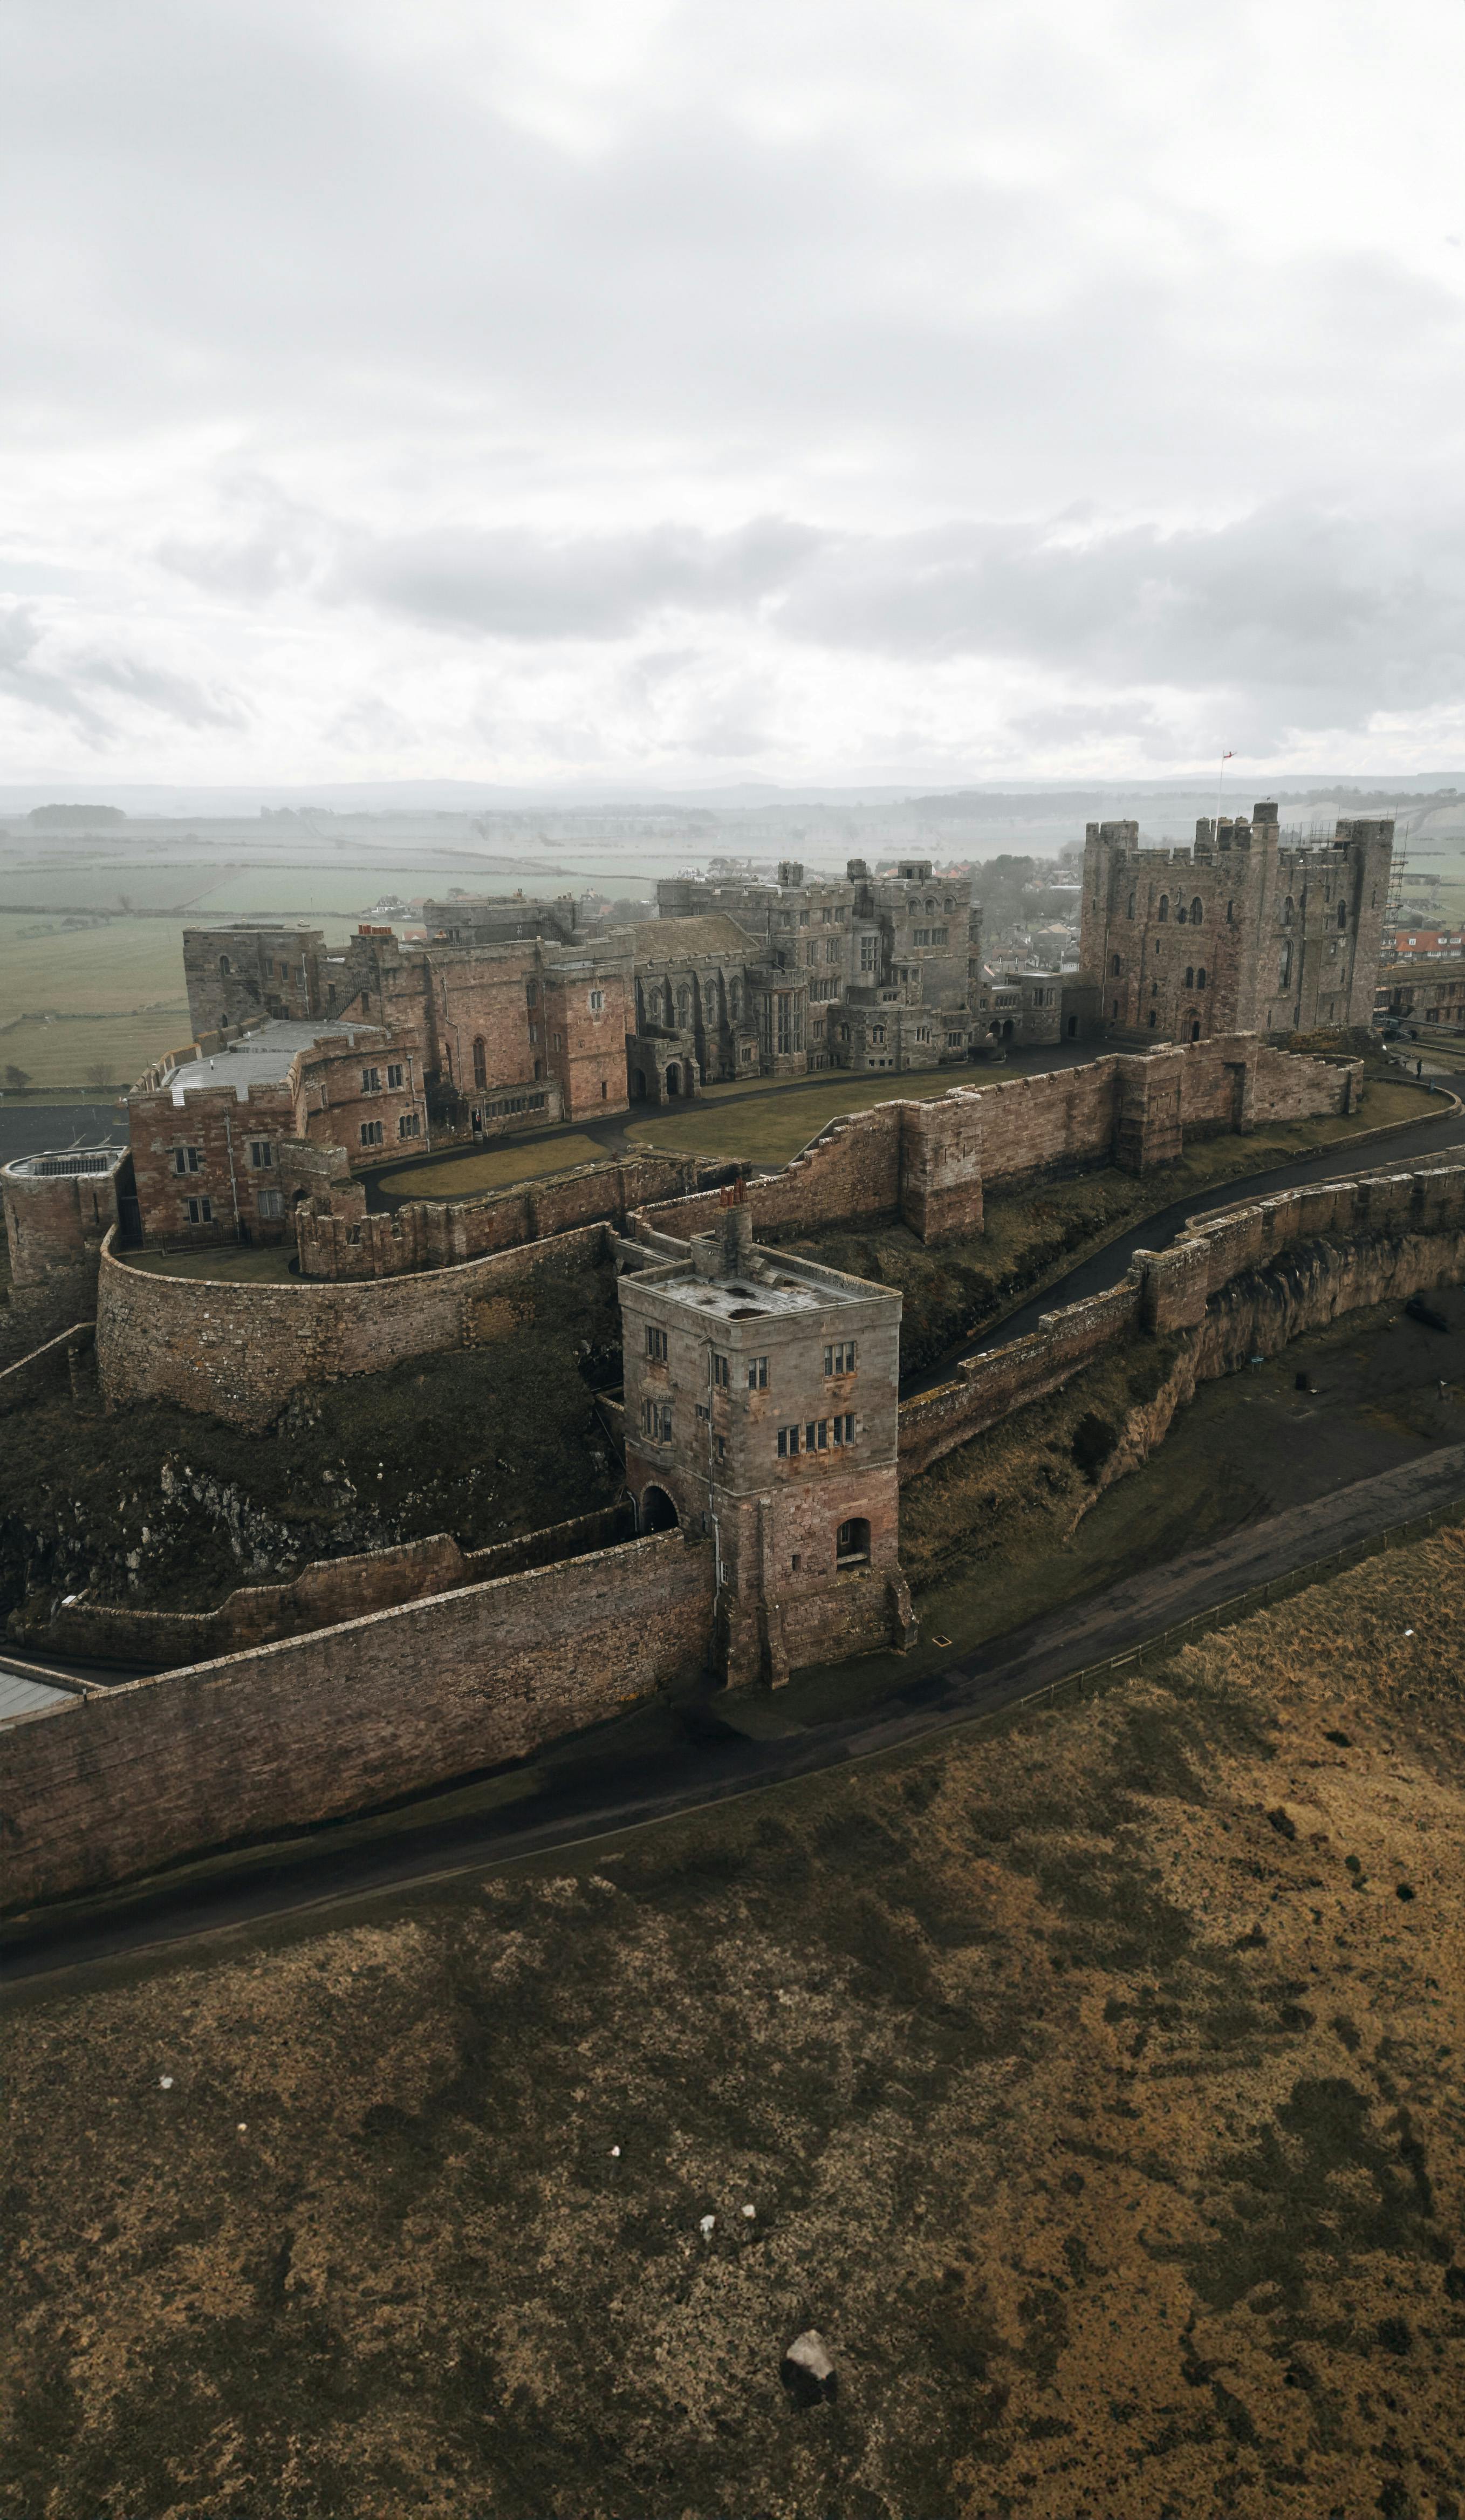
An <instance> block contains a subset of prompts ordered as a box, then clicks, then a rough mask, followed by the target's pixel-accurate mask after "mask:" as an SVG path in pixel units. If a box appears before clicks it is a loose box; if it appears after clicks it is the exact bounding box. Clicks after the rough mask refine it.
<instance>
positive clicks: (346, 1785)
mask: <svg viewBox="0 0 1465 2520" xmlns="http://www.w3.org/2000/svg"><path fill="white" fill-rule="evenodd" d="M712 1601H713V1555H712V1549H711V1546H710V1544H708V1543H706V1542H698V1543H688V1541H686V1540H685V1539H684V1538H683V1536H682V1534H681V1533H680V1532H679V1531H670V1532H658V1533H656V1534H654V1535H653V1536H652V1537H650V1538H648V1539H644V1540H633V1541H630V1542H628V1543H627V1544H625V1545H624V1546H623V1547H621V1548H617V1549H608V1550H601V1551H599V1552H597V1553H594V1554H592V1555H590V1556H586V1557H577V1558H572V1559H570V1560H568V1561H567V1562H560V1563H557V1564H555V1565H553V1566H547V1567H542V1568H537V1569H535V1570H533V1571H531V1572H528V1573H525V1574H519V1575H506V1576H501V1577H499V1578H498V1579H497V1580H495V1581H493V1582H490V1583H487V1584H474V1585H470V1586H468V1587H467V1588H466V1590H464V1591H461V1592H456V1593H447V1594H442V1595H439V1596H437V1597H436V1598H433V1599H431V1600H426V1601H415V1602H409V1603H408V1604H406V1605H405V1606H404V1607H402V1608H399V1609H390V1610H378V1611H377V1612H376V1613H375V1614H373V1615H372V1616H371V1617H368V1618H363V1619H353V1620H350V1621H348V1622H347V1623H346V1625H345V1626H343V1627H333V1628H326V1629H322V1630H320V1631H318V1632H317V1633H316V1634H315V1635H313V1636H309V1637H301V1638H296V1639H294V1640H292V1641H290V1642H289V1643H281V1644H270V1645H263V1646H260V1647H258V1648H256V1649H255V1650H254V1651H252V1652H249V1653H243V1654H231V1655H227V1656H225V1657H224V1658H223V1659H222V1660H220V1661H216V1662H206V1663H199V1664H196V1665H194V1666H192V1667H191V1668H188V1669H185V1670H183V1671H174V1672H168V1673H164V1674H161V1675H159V1676H157V1677H155V1678H151V1679H147V1680H134V1681H129V1682H127V1683H125V1684H124V1685H123V1686H122V1687H121V1688H113V1689H110V1690H108V1691H107V1693H106V1694H105V1695H103V1696H97V1697H85V1698H76V1699H72V1700H69V1701H68V1702H67V1705H66V1706H65V1707H63V1708H62V1709H60V1710H59V1711H60V1713H61V1714H62V1716H64V1717H65V1718H69V1717H71V1716H72V1715H79V1716H80V1717H81V1718H82V1719H83V1721H82V1724H81V1725H80V1726H78V1727H74V1728H72V1727H70V1726H69V1724H68V1723H67V1722H63V1723H60V1724H58V1723H57V1722H56V1721H55V1720H54V1716H53V1715H52V1713H51V1711H50V1710H47V1711H46V1712H45V1713H44V1714H42V1715H40V1716H22V1717H20V1718H18V1719H16V1720H14V1721H13V1722H11V1723H10V1724H8V1725H6V1726H5V1727H4V1728H3V1730H0V1831H3V1835H4V1838H5V1845H6V1864H5V1875H4V1902H5V1906H6V1908H7V1909H9V1910H15V1909H22V1908H26V1907H29V1906H31V1905H32V1904H34V1903H35V1902H37V1901H43V1900H46V1899H56V1898H62V1897H65V1896H67V1894H71V1893H75V1892H78V1891H85V1890H99V1889H103V1888H106V1887H107V1886H109V1885H110V1884H111V1883H113V1882H118V1881H124V1880H126V1879H128V1878H129V1877H130V1876H132V1875H134V1874H137V1873H140V1872H144V1871H154V1870H155V1869H156V1868H158V1867H159V1866H163V1865H167V1864H172V1863H177V1862H179V1861H182V1860H184V1859H186V1858H188V1857H191V1856H197V1855H200V1854H202V1853H204V1852H205V1851H207V1850H208V1849H211V1848H217V1847H223V1846H229V1845H234V1844H239V1843H247V1842H248V1841H249V1840H250V1839H256V1838H261V1837H274V1836H277V1835H279V1834H281V1833H288V1832H289V1831H290V1830H293V1829H301V1828H307V1827H309V1826H310V1825H311V1824H312V1823H315V1822H318V1821H323V1820H330V1819H332V1818H333V1817H337V1816H339V1815H340V1814H343V1813H346V1812H356V1811H368V1810H372V1809H374V1808H377V1807H378V1806H380V1805H382V1804H386V1803H391V1802H394V1801H397V1800H398V1799H400V1798H402V1797H405V1796H410V1795H413V1794H419V1793H424V1792H427V1791H429V1790H430V1789H431V1788H432V1787H433V1786H434V1785H440V1784H446V1783H447V1782H449V1781H450V1780H451V1779H453V1778H459V1777H463V1776H466V1775H470V1774H472V1773H473V1772H474V1771H476V1770H480V1769H484V1768H491V1767H494V1766H496V1765H497V1764H498V1763H499V1762H501V1761H503V1760H506V1759H516V1758H522V1757H524V1756H525V1755H526V1754H527V1753H528V1752H529V1751H531V1750H534V1749H535V1748H537V1747H538V1746H539V1745H540V1743H542V1742H544V1741H548V1740H551V1739H553V1738H554V1737H555V1735H556V1734H558V1733H570V1732H576V1731H578V1730H580V1729H582V1728H583V1727H584V1726H586V1725H589V1724H595V1723H599V1722H600V1721H602V1720H603V1719H604V1718H605V1717H607V1716H611V1715H614V1714H617V1713H618V1712H619V1711H620V1710H621V1708H622V1707H624V1706H627V1705H630V1704H632V1703H634V1702H635V1701H636V1700H637V1699H638V1698H642V1697H645V1696H647V1695H649V1694H650V1693H651V1692H652V1691H654V1690H656V1689H658V1688H668V1687H671V1686H673V1685H675V1684H677V1683H679V1682H685V1681H690V1680H693V1679H695V1677H696V1675H697V1674H698V1672H700V1670H701V1668H702V1664H703V1660H704V1657H705V1654H706V1648H707V1640H708V1636H709V1634H710V1631H711V1625H712Z"/></svg>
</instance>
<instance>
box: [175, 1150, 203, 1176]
mask: <svg viewBox="0 0 1465 2520" xmlns="http://www.w3.org/2000/svg"><path fill="white" fill-rule="evenodd" d="M202 1169H203V1154H202V1150H201V1148H199V1147H175V1148H173V1170H174V1172H175V1173H197V1172H201V1171H202Z"/></svg>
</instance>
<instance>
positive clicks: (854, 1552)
mask: <svg viewBox="0 0 1465 2520" xmlns="http://www.w3.org/2000/svg"><path fill="white" fill-rule="evenodd" d="M834 1563H835V1566H836V1567H840V1566H867V1565H868V1564H869V1524H868V1523H867V1522H866V1520H865V1517H864V1515H863V1514H855V1515H853V1516H852V1517H851V1519H850V1520H849V1521H848V1522H842V1523H841V1524H840V1526H839V1536H838V1539H837V1540H836V1541H835V1544H834Z"/></svg>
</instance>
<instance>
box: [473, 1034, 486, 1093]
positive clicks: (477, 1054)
mask: <svg viewBox="0 0 1465 2520" xmlns="http://www.w3.org/2000/svg"><path fill="white" fill-rule="evenodd" d="M473 1083H474V1084H475V1085H486V1084H487V1083H488V1051H487V1049H486V1047H485V1045H484V1044H483V1043H482V1042H481V1041H475V1042H474V1044H473Z"/></svg>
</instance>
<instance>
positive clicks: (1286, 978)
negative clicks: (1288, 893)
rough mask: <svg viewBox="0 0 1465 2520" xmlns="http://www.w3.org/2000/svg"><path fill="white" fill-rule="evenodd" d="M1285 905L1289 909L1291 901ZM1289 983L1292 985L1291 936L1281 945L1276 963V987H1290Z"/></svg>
mask: <svg viewBox="0 0 1465 2520" xmlns="http://www.w3.org/2000/svg"><path fill="white" fill-rule="evenodd" d="M1287 906H1288V908H1289V909H1290V908H1291V906H1292V905H1291V903H1290V902H1289V903H1288V905H1287ZM1291 985H1292V940H1291V938H1290V937H1289V938H1288V940H1287V943H1286V944H1285V945H1284V946H1283V947H1282V952H1281V959H1280V961H1279V962H1278V965H1277V987H1278V988H1279V989H1286V988H1290V987H1291Z"/></svg>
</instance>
